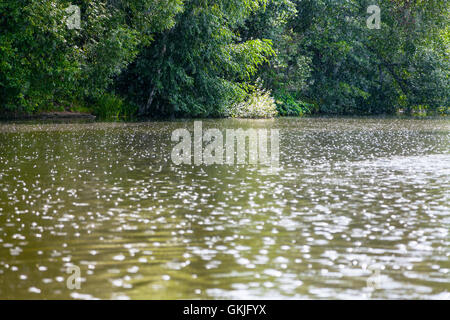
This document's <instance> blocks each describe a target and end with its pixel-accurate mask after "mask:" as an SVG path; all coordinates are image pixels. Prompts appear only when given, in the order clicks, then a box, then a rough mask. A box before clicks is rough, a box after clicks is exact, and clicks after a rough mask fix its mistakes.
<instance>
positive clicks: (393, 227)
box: [0, 119, 450, 299]
mask: <svg viewBox="0 0 450 320" xmlns="http://www.w3.org/2000/svg"><path fill="white" fill-rule="evenodd" d="M203 126H204V127H205V128H208V127H210V128H213V127H214V128H220V129H222V130H224V129H225V128H240V127H241V128H244V129H245V128H250V127H254V128H278V129H279V130H280V166H281V168H280V169H279V170H278V171H277V172H275V174H273V172H272V173H271V172H268V171H267V170H266V169H265V168H263V167H259V166H250V165H247V166H244V165H239V166H237V165H236V166H229V165H228V166H227V165H223V166H219V165H213V166H191V165H179V166H176V165H174V164H173V163H172V162H171V160H170V152H171V149H172V147H173V146H174V144H175V143H173V142H171V140H170V137H171V133H172V131H173V130H174V129H176V128H181V127H185V128H188V129H189V130H190V131H192V130H193V122H192V121H178V122H147V123H133V124H104V123H85V124H16V125H14V124H2V125H0V298H20V299H28V298H34V299H39V298H60V299H70V298H80V299H85V298H101V299H110V298H124V299H126V298H131V299H136V298H141V299H169V298H170V299H183V298H194V299H196V298H214V299H215V298H239V299H240V298H250V299H252V298H274V299H279V298H283V299H284V298H339V299H341V298H413V299H414V298H427V299H428V298H438V299H439V298H444V299H449V298H450V296H449V292H450V273H449V270H450V258H449V256H450V237H449V227H450V204H449V203H450V201H449V200H450V179H449V178H450V148H449V146H450V121H449V120H445V119H443V120H411V119H402V120H400V119H277V120H264V121H255V120H253V121H251V120H206V121H204V122H203ZM73 265H76V266H79V267H80V271H81V277H82V282H81V288H80V289H73V290H70V289H68V288H67V286H66V281H67V278H68V277H69V276H70V274H68V273H67V268H68V267H70V266H73Z"/></svg>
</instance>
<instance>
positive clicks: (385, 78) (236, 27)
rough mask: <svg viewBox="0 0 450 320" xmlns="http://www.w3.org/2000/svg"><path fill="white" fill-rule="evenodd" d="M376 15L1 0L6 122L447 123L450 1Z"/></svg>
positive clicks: (137, 0)
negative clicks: (280, 119)
mask: <svg viewBox="0 0 450 320" xmlns="http://www.w3.org/2000/svg"><path fill="white" fill-rule="evenodd" d="M371 5H373V3H372V1H369V0H367V1H366V0H363V1H360V0H358V1H357V0H352V1H342V2H339V1H333V0H251V1H247V0H245V1H244V0H231V1H227V2H226V5H225V2H224V1H221V0H216V1H211V2H207V3H206V2H205V1H201V0H165V1H160V0H128V1H124V0H114V1H113V0H105V1H101V0H95V1H87V0H73V1H67V0H58V1H31V0H26V1H21V2H18V1H15V0H5V1H3V2H2V3H1V4H0V30H1V33H0V97H1V99H0V118H1V119H57V118H58V119H72V118H86V119H94V117H95V119H97V120H102V121H103V120H105V121H134V120H139V119H160V118H164V119H175V118H220V117H238V118H271V117H276V116H289V117H292V116H294V117H301V116H306V115H319V116H323V115H331V116H335V115H338V116H339V115H342V116H351V115H362V116H371V115H396V114H406V115H414V116H427V115H449V114H450V59H449V57H450V26H449V23H448V21H449V19H450V3H449V2H448V1H445V0H430V1H409V0H379V1H378V4H377V5H378V6H379V8H380V12H381V18H379V21H378V22H379V26H378V27H377V28H373V27H370V25H369V20H370V19H372V18H373V17H371V16H370V15H369V14H368V11H367V10H368V7H369V6H371ZM69 6H71V7H73V6H75V7H77V8H79V10H78V11H75V13H76V12H78V13H77V14H79V16H77V17H74V16H73V14H74V12H69V11H68V10H67V9H68V7H69ZM149 12H151V14H149ZM74 18H75V20H77V21H78V22H79V25H78V26H77V27H73V24H69V23H68V21H72V20H73V19H74ZM372 20H373V19H372ZM72 22H73V21H72Z"/></svg>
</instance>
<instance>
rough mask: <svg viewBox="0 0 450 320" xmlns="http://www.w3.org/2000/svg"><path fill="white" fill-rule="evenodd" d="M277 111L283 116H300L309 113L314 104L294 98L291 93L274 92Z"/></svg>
mask: <svg viewBox="0 0 450 320" xmlns="http://www.w3.org/2000/svg"><path fill="white" fill-rule="evenodd" d="M275 98H276V104H277V110H278V113H279V114H280V115H281V116H284V117H301V116H303V115H305V114H306V113H311V111H312V110H313V108H314V105H312V104H310V103H306V102H303V101H300V100H297V99H295V98H294V97H293V96H292V95H291V94H289V93H286V92H284V91H278V92H276V93H275Z"/></svg>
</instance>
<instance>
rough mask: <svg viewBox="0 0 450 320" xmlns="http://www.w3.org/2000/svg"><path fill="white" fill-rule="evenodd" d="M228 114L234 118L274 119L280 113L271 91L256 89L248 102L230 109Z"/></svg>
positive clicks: (237, 104) (247, 99)
mask: <svg viewBox="0 0 450 320" xmlns="http://www.w3.org/2000/svg"><path fill="white" fill-rule="evenodd" d="M227 114H228V115H229V116H230V117H232V118H273V117H275V116H277V115H278V112H277V106H276V104H275V100H274V98H272V97H271V96H270V91H266V90H263V89H260V88H256V89H255V90H254V91H253V92H251V93H250V94H249V95H248V97H247V98H246V100H244V101H242V102H239V103H236V104H234V105H233V106H232V107H230V108H229V109H228V110H227Z"/></svg>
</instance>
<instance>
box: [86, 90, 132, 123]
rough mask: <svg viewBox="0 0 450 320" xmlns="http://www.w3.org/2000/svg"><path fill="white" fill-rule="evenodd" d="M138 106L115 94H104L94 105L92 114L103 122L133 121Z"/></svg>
mask: <svg viewBox="0 0 450 320" xmlns="http://www.w3.org/2000/svg"><path fill="white" fill-rule="evenodd" d="M136 111H137V106H135V105H133V104H130V103H128V102H126V101H124V100H123V99H122V98H120V97H118V96H116V95H113V94H104V95H102V96H101V97H98V98H97V99H96V100H95V101H94V102H93V103H92V113H93V114H94V115H95V116H97V117H98V118H100V119H103V120H121V119H127V120H129V119H131V118H133V116H134V114H135V113H136Z"/></svg>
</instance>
